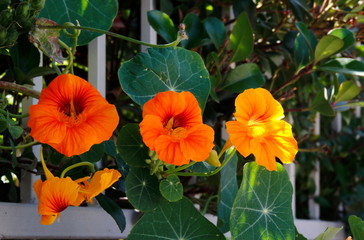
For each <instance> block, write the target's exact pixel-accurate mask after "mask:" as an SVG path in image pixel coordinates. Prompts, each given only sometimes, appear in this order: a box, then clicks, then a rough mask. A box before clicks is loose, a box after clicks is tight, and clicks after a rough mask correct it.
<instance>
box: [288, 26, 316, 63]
mask: <svg viewBox="0 0 364 240" xmlns="http://www.w3.org/2000/svg"><path fill="white" fill-rule="evenodd" d="M295 25H296V27H297V30H298V31H299V34H297V37H296V40H295V48H294V56H295V62H296V65H297V66H299V67H301V66H305V65H307V64H308V63H310V62H311V61H312V60H313V57H314V49H315V48H316V44H317V39H316V37H315V35H314V34H313V33H312V31H311V30H309V29H308V28H307V26H306V25H305V24H304V23H302V22H298V23H296V24H295Z"/></svg>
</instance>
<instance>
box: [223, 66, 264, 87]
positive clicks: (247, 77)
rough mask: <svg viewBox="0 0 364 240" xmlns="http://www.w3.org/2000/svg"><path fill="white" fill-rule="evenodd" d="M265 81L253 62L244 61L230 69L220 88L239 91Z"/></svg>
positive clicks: (257, 85) (259, 84)
mask: <svg viewBox="0 0 364 240" xmlns="http://www.w3.org/2000/svg"><path fill="white" fill-rule="evenodd" d="M264 83H265V78H264V76H263V74H262V72H261V71H260V69H259V67H258V65H256V64H255V63H245V64H242V65H239V66H237V67H236V68H234V69H232V70H231V71H230V72H229V73H228V76H227V78H226V80H225V81H224V83H223V85H222V87H221V88H222V89H224V90H228V91H232V92H236V93H240V92H243V91H244V90H245V89H248V88H257V87H260V86H262V85H263V84H264Z"/></svg>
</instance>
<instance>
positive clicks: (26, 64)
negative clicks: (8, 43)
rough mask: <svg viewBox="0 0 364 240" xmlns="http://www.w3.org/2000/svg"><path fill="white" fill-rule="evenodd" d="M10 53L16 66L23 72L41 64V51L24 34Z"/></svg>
mask: <svg viewBox="0 0 364 240" xmlns="http://www.w3.org/2000/svg"><path fill="white" fill-rule="evenodd" d="M10 55H11V60H12V62H13V64H14V67H18V68H19V69H20V70H21V71H22V72H23V73H27V72H29V71H30V70H31V69H33V68H35V67H38V66H39V62H40V54H39V51H38V49H37V48H36V47H34V46H33V44H31V43H30V42H29V40H28V38H25V39H24V36H22V37H19V39H18V44H16V45H15V46H14V47H12V48H10Z"/></svg>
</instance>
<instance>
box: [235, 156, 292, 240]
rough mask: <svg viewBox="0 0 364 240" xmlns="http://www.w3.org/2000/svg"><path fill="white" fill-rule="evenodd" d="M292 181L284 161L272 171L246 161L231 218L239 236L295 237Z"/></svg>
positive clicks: (267, 239) (264, 238)
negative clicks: (283, 164)
mask: <svg viewBox="0 0 364 240" xmlns="http://www.w3.org/2000/svg"><path fill="white" fill-rule="evenodd" d="M292 192H293V190H292V185H291V182H290V180H289V177H288V174H287V172H286V170H285V169H284V168H283V166H282V165H280V164H279V163H277V171H268V170H267V169H266V168H265V167H262V166H259V165H258V164H256V163H255V162H249V163H246V164H245V166H244V172H243V181H242V184H241V186H240V188H239V191H238V193H237V196H236V199H235V202H234V205H233V208H232V211H231V218H230V226H231V229H230V230H231V235H232V237H233V239H236V240H257V239H262V240H270V239H274V240H294V239H295V226H294V223H293V215H292Z"/></svg>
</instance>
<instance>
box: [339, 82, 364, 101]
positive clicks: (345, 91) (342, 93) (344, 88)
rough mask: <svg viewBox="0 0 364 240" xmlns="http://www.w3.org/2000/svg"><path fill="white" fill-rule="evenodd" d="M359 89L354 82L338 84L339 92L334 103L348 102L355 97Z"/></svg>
mask: <svg viewBox="0 0 364 240" xmlns="http://www.w3.org/2000/svg"><path fill="white" fill-rule="evenodd" d="M360 91H361V88H360V87H358V85H356V83H355V82H352V81H345V82H343V83H341V84H340V87H339V91H338V93H337V95H336V99H335V102H341V101H348V100H351V99H353V98H354V97H356V96H357V95H358V94H359V93H360Z"/></svg>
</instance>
